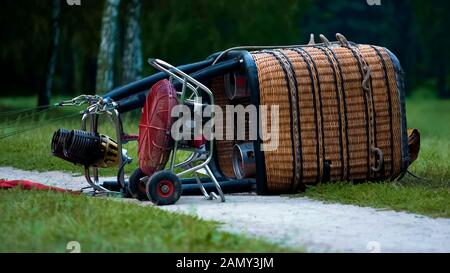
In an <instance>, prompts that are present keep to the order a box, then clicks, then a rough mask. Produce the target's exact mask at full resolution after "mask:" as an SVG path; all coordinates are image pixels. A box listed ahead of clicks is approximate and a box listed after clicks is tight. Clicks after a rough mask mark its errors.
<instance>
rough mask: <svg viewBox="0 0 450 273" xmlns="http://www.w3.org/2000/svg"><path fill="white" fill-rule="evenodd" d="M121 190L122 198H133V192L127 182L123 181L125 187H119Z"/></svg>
mask: <svg viewBox="0 0 450 273" xmlns="http://www.w3.org/2000/svg"><path fill="white" fill-rule="evenodd" d="M121 192H122V198H125V199H130V198H134V196H133V194H132V193H131V191H130V187H129V186H128V183H125V188H123V189H121Z"/></svg>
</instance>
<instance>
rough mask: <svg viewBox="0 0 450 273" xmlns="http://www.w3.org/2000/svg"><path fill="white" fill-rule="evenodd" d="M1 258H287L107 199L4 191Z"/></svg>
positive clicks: (256, 243)
mask: <svg viewBox="0 0 450 273" xmlns="http://www.w3.org/2000/svg"><path fill="white" fill-rule="evenodd" d="M0 202H1V204H2V205H1V206H0V219H1V220H0V230H2V232H1V233H0V242H1V243H0V253H1V252H15V253H17V252H19V253H20V252H27V253H29V252H39V253H42V252H45V253H48V252H50V253H55V252H56V253H64V252H69V251H68V250H66V247H67V244H68V243H69V242H72V241H76V242H78V243H79V244H80V246H81V252H83V253H91V252H96V253H97V252H101V253H104V252H127V253H129V252H133V253H134V252H145V253H147V252H153V253H154V252H158V253H161V252H162V253H167V252H170V253H172V252H177V253H184V252H189V253H190V252H194V253H196V252H201V253H204V252H252V253H253V252H285V251H287V250H286V249H283V248H281V247H278V246H276V245H274V244H270V243H267V242H264V241H261V240H257V239H255V238H247V237H245V236H237V235H233V234H230V233H226V232H222V231H219V230H218V228H217V226H218V224H217V223H214V222H209V221H203V220H199V219H197V218H196V217H193V216H187V215H178V214H174V213H169V212H166V211H163V210H160V209H158V208H154V207H141V206H136V205H135V204H127V203H123V202H111V201H110V200H106V199H99V198H90V197H85V196H73V195H69V194H61V193H53V192H38V191H32V192H23V191H20V190H11V191H0Z"/></svg>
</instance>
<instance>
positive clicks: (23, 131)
mask: <svg viewBox="0 0 450 273" xmlns="http://www.w3.org/2000/svg"><path fill="white" fill-rule="evenodd" d="M79 115H80V113H75V114H68V115H65V116H62V117H58V118H54V119H50V120H47V121H45V122H42V123H40V124H38V125H33V126H29V127H25V128H22V129H18V130H15V131H12V132H9V133H5V134H3V135H0V140H3V139H6V138H10V137H13V136H17V135H20V134H23V133H26V132H29V131H32V130H36V129H39V128H42V127H45V126H47V125H49V124H52V123H53V122H56V121H61V120H64V119H69V118H72V117H75V116H79Z"/></svg>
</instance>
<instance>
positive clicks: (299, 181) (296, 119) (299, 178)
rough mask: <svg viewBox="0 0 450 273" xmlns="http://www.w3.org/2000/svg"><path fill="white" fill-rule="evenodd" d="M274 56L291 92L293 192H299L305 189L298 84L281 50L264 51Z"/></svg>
mask: <svg viewBox="0 0 450 273" xmlns="http://www.w3.org/2000/svg"><path fill="white" fill-rule="evenodd" d="M263 52H265V53H269V54H271V55H273V56H274V57H275V58H276V59H277V61H278V62H279V63H280V66H281V68H282V69H283V72H284V75H285V78H286V87H287V89H288V92H289V103H290V111H291V125H292V126H291V128H292V129H291V139H292V143H293V148H294V149H293V152H294V154H293V157H294V176H293V183H292V186H293V190H294V191H297V190H298V189H299V188H300V187H301V186H302V187H303V186H304V185H303V158H302V143H301V128H300V111H299V109H298V107H299V98H298V94H299V92H298V82H297V76H296V74H295V70H294V66H293V65H292V63H291V62H290V60H289V58H288V57H287V56H286V55H285V54H284V53H283V51H281V50H270V51H268V50H267V51H263Z"/></svg>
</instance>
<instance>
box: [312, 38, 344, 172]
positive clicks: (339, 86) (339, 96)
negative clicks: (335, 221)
mask: <svg viewBox="0 0 450 273" xmlns="http://www.w3.org/2000/svg"><path fill="white" fill-rule="evenodd" d="M316 48H317V49H319V50H321V51H322V52H323V53H324V54H325V56H326V57H327V60H328V62H329V63H330V66H331V68H332V69H333V76H334V83H335V89H336V101H337V108H338V124H339V146H340V159H341V177H340V179H341V180H346V179H347V178H348V165H349V149H348V128H347V106H346V101H345V88H344V79H343V76H342V70H341V66H340V63H339V60H338V59H337V57H336V55H335V54H334V52H333V51H332V50H331V49H330V48H329V47H324V46H317V47H316ZM343 116H344V117H343Z"/></svg>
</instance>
